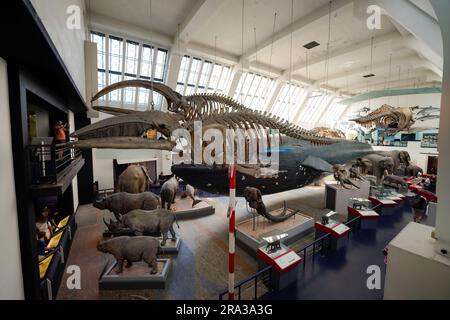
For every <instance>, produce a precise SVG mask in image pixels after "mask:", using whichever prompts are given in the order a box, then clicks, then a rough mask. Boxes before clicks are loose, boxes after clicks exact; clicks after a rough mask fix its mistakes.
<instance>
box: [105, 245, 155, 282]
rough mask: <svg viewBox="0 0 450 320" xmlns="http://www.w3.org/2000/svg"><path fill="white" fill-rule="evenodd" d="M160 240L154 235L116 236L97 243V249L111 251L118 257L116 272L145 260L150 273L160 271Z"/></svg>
mask: <svg viewBox="0 0 450 320" xmlns="http://www.w3.org/2000/svg"><path fill="white" fill-rule="evenodd" d="M158 248H159V241H158V239H156V238H153V237H125V236H123V237H116V238H112V239H110V240H106V241H100V242H99V243H98V244H97V250H99V251H101V252H104V253H110V254H112V255H113V256H114V258H116V260H117V266H118V269H117V271H116V273H118V274H119V273H122V272H123V263H124V262H125V261H126V262H127V264H126V266H125V268H130V267H131V266H132V264H133V262H138V261H142V260H143V261H144V262H145V263H147V264H148V266H149V267H150V274H156V273H158V264H157V260H156V254H157V253H158Z"/></svg>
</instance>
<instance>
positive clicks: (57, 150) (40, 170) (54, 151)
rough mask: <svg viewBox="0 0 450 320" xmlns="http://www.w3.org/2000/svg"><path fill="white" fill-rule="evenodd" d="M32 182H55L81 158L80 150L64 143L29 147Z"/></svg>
mask: <svg viewBox="0 0 450 320" xmlns="http://www.w3.org/2000/svg"><path fill="white" fill-rule="evenodd" d="M28 148H29V155H30V163H31V174H32V184H35V185H36V184H55V183H58V182H59V180H60V179H61V178H62V177H63V176H65V174H66V173H67V172H68V171H69V170H70V168H71V164H72V163H74V162H76V161H78V160H79V159H81V151H80V150H79V149H75V148H72V147H69V146H68V145H67V144H66V143H61V144H52V145H49V144H40V145H30V146H29V147H28Z"/></svg>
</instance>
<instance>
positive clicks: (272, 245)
mask: <svg viewBox="0 0 450 320" xmlns="http://www.w3.org/2000/svg"><path fill="white" fill-rule="evenodd" d="M287 236H288V234H287V233H283V234H277V235H275V236H270V237H262V238H263V240H264V241H266V242H267V245H266V251H267V252H268V253H274V252H277V251H278V250H281V240H283V239H284V238H286V237H287Z"/></svg>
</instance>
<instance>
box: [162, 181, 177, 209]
mask: <svg viewBox="0 0 450 320" xmlns="http://www.w3.org/2000/svg"><path fill="white" fill-rule="evenodd" d="M177 190H178V178H177V177H175V176H174V177H172V178H170V179H169V180H167V181H166V182H165V183H164V184H163V185H162V187H161V193H160V194H159V196H160V197H161V207H162V208H163V209H166V203H167V210H170V206H171V205H172V203H175V196H176V195H177Z"/></svg>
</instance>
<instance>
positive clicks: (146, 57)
mask: <svg viewBox="0 0 450 320" xmlns="http://www.w3.org/2000/svg"><path fill="white" fill-rule="evenodd" d="M91 41H92V42H95V43H96V44H97V64H98V66H97V68H98V90H101V89H102V88H104V87H105V86H108V85H111V84H114V83H117V82H119V81H123V80H132V79H144V80H152V79H153V80H154V81H155V82H164V80H165V77H166V73H167V68H168V66H167V65H168V50H167V49H164V48H158V47H154V46H152V45H149V44H145V43H140V42H136V41H133V40H129V39H123V38H121V37H117V36H114V35H108V34H104V33H100V32H95V31H92V32H91ZM102 100H103V101H105V102H107V103H108V104H111V105H120V106H122V105H123V106H132V107H134V108H136V109H147V108H149V107H150V106H151V105H152V103H153V105H154V106H155V107H156V108H161V106H162V102H163V97H162V96H161V95H160V94H159V93H156V92H154V93H153V95H151V93H150V90H149V89H142V88H125V89H120V90H115V91H113V92H111V93H110V94H108V95H107V96H106V97H103V98H102Z"/></svg>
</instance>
